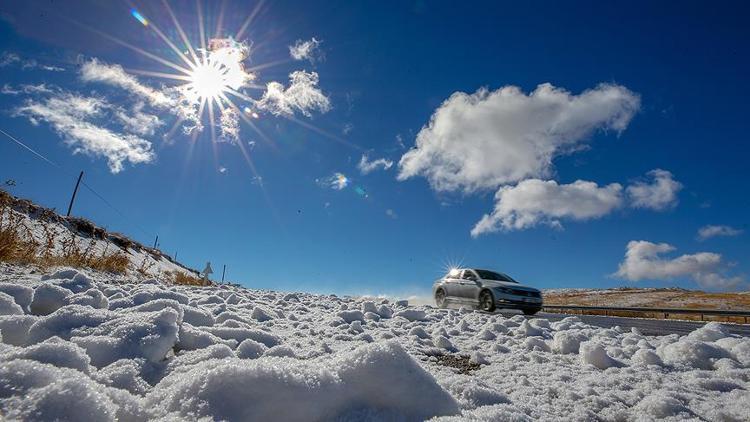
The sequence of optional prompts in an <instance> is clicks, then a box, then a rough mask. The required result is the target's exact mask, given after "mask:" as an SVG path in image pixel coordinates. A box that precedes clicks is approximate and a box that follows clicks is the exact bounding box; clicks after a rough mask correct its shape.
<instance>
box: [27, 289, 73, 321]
mask: <svg viewBox="0 0 750 422" xmlns="http://www.w3.org/2000/svg"><path fill="white" fill-rule="evenodd" d="M70 295H71V293H70V290H68V289H64V288H62V287H60V286H56V285H54V284H42V285H41V286H39V287H37V288H36V289H34V296H33V299H32V300H31V305H29V310H30V311H31V313H32V314H34V315H49V314H51V313H52V312H55V311H56V310H58V309H60V308H61V307H63V306H64V305H65V304H66V301H65V299H66V298H67V297H68V296H70Z"/></svg>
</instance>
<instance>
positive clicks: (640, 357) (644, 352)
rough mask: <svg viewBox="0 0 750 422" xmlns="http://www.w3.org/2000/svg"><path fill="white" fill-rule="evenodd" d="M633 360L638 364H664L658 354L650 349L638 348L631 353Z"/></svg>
mask: <svg viewBox="0 0 750 422" xmlns="http://www.w3.org/2000/svg"><path fill="white" fill-rule="evenodd" d="M632 359H633V362H634V363H636V364H640V365H658V366H662V365H664V362H662V360H661V358H660V357H659V355H657V354H656V352H654V351H653V350H651V349H638V350H636V352H635V353H634V354H633V358H632Z"/></svg>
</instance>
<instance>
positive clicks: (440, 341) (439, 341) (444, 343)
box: [432, 336, 456, 351]
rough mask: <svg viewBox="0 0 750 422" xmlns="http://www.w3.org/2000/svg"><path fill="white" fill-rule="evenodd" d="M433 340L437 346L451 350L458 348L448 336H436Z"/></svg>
mask: <svg viewBox="0 0 750 422" xmlns="http://www.w3.org/2000/svg"><path fill="white" fill-rule="evenodd" d="M432 342H433V343H434V344H435V347H439V348H441V349H445V350H450V351H454V350H456V347H455V346H453V343H451V341H450V340H448V338H447V337H445V336H436V337H435V338H433V339H432Z"/></svg>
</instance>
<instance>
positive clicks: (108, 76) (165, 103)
mask: <svg viewBox="0 0 750 422" xmlns="http://www.w3.org/2000/svg"><path fill="white" fill-rule="evenodd" d="M81 80H83V81H84V82H99V83H103V84H107V85H111V86H116V87H119V88H121V89H123V90H125V91H127V92H129V93H131V94H133V95H136V96H138V97H141V98H143V99H144V100H146V101H148V102H149V104H151V105H152V106H155V107H170V106H174V105H175V100H173V99H171V98H169V97H168V96H167V95H166V94H164V93H163V92H161V91H158V90H155V89H153V88H151V87H149V86H146V85H143V84H142V83H140V82H139V81H138V79H137V78H136V77H135V76H133V75H131V74H129V73H127V72H125V69H123V68H122V66H120V65H117V64H114V65H110V64H106V63H102V62H100V61H99V60H97V59H91V60H89V61H87V62H84V63H83V65H81Z"/></svg>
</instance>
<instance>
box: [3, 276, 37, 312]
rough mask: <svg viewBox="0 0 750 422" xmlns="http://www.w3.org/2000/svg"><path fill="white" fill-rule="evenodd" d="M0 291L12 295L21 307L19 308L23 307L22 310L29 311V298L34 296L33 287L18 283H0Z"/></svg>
mask: <svg viewBox="0 0 750 422" xmlns="http://www.w3.org/2000/svg"><path fill="white" fill-rule="evenodd" d="M0 292H2V293H5V294H7V295H10V296H12V297H13V300H14V301H15V302H16V304H18V306H20V307H21V309H23V311H24V312H28V311H29V305H31V298H32V297H33V296H34V289H32V288H31V287H28V286H21V285H18V284H6V283H0Z"/></svg>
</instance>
